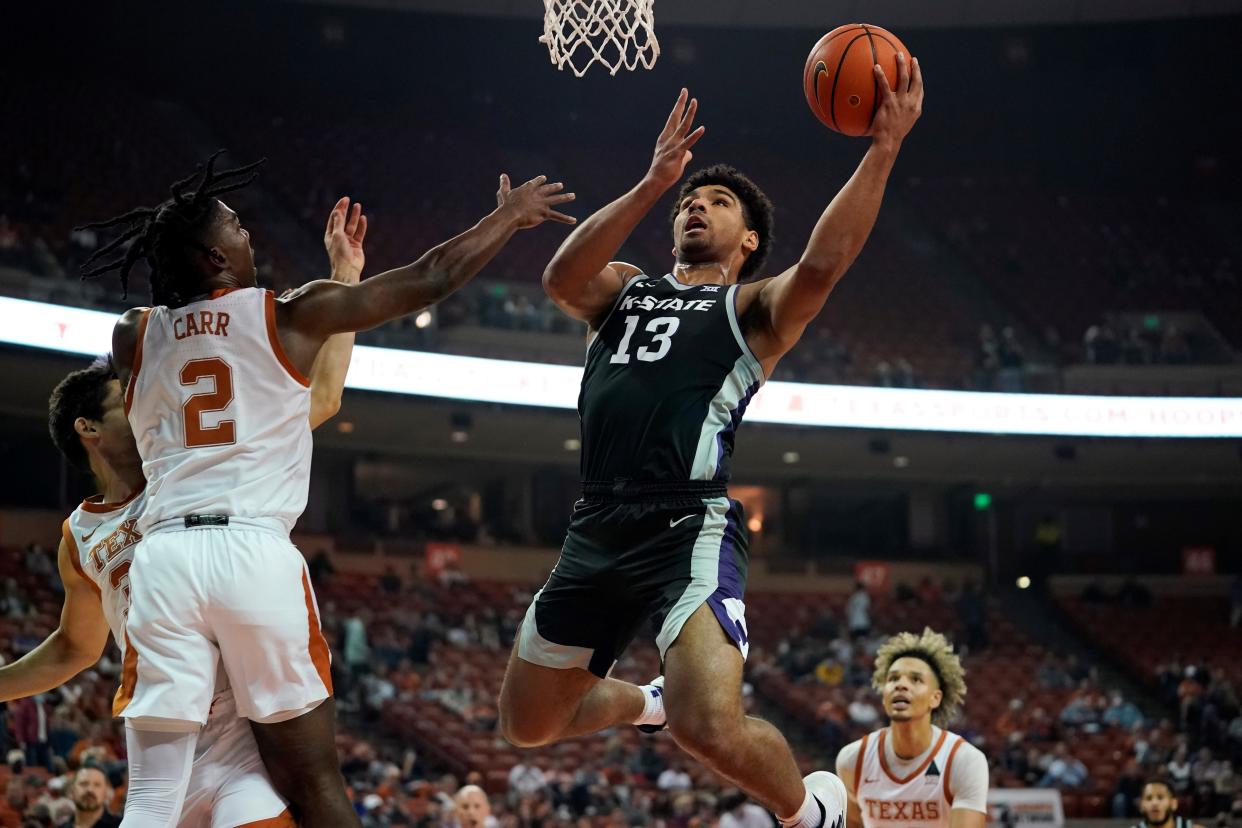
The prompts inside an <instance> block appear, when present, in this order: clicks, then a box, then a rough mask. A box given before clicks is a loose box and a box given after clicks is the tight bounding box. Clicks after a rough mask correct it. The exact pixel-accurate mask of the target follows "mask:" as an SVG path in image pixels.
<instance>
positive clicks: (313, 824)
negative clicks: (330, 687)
mask: <svg viewBox="0 0 1242 828" xmlns="http://www.w3.org/2000/svg"><path fill="white" fill-rule="evenodd" d="M250 726H251V730H253V732H254V738H255V742H256V743H257V744H258V747H259V755H260V756H261V757H262V758H263V764H264V765H265V766H266V767H267V770H268V774H269V776H270V777H271V779H272V784H273V785H274V786H275V788H276V790H277V791H278V792H279V793H280V795H281V796H283V797H284V798H285V799H286V800H288V802H289V810H290V811H291V812H292V813H293V815H294V817H295V818H296V820H297V824H298V825H300V826H302V828H343V826H349V825H354V826H357V825H360V823H359V821H358V815H357V814H356V813H355V812H354V809H353V806H352V805H350V803H349V798H348V796H346V793H345V780H344V778H343V777H342V776H341V769H340V764H339V760H338V759H337V755H336V704H335V702H334V701H333V699H326V700H324V701H323V702H322V703H320V704H319V705H318V706H317V707H316V708H315V709H314V710H312V711H311V712H309V713H304V714H303V715H301V716H298V717H297V718H293V719H289V720H287V721H283V722H269V723H262V722H254V721H252V722H251V723H250Z"/></svg>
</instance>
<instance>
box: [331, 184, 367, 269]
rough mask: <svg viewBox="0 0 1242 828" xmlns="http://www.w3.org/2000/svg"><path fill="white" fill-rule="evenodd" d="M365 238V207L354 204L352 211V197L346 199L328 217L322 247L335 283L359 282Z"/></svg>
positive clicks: (364, 261)
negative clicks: (326, 255)
mask: <svg viewBox="0 0 1242 828" xmlns="http://www.w3.org/2000/svg"><path fill="white" fill-rule="evenodd" d="M366 235H367V217H366V216H364V215H363V214H362V204H361V203H355V204H354V206H353V209H350V206H349V196H345V197H344V198H342V199H341V200H340V201H338V202H337V203H336V206H335V207H333V208H332V212H331V213H329V214H328V226H327V228H326V229H325V230H324V232H323V246H324V248H325V249H326V250H327V251H328V263H329V264H330V265H331V266H332V278H333V279H334V280H336V281H338V282H351V283H356V282H357V281H358V279H359V277H360V276H361V275H362V267H363V265H365V264H366V254H365V253H363V250H362V240H363V239H365V238H366Z"/></svg>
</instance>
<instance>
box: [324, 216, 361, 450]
mask: <svg viewBox="0 0 1242 828" xmlns="http://www.w3.org/2000/svg"><path fill="white" fill-rule="evenodd" d="M366 235H367V217H366V216H365V215H364V214H363V212H362V204H361V203H360V202H356V203H355V204H354V205H353V207H352V208H351V207H350V206H349V197H348V196H346V197H345V198H342V199H341V200H340V201H338V202H337V203H336V206H335V207H333V208H332V212H331V213H329V214H328V227H327V229H326V230H324V234H323V245H324V248H325V249H327V251H328V262H329V264H330V265H331V267H332V281H334V282H340V283H342V284H346V285H356V284H358V280H359V279H360V278H361V277H362V268H363V266H364V265H365V264H366V255H365V253H364V252H363V250H362V240H363V239H365V238H366ZM353 353H354V332H353V331H347V332H345V333H339V334H333V335H332V336H330V337H328V341H327V342H325V343H324V344H323V347H322V348H320V349H319V355H318V356H316V357H315V364H314V367H312V368H311V372H310V384H311V389H310V393H311V408H310V427H311V430H314V429H316V428H318V427H319V426H320V425H322V424H323V423H324V422H326V421H327V420H330V419H332V418H333V417H335V416H336V413H337V412H338V411H340V410H341V395H342V394H343V393H344V390H345V376H346V375H347V374H348V373H349V360H350V358H351V357H352V356H353Z"/></svg>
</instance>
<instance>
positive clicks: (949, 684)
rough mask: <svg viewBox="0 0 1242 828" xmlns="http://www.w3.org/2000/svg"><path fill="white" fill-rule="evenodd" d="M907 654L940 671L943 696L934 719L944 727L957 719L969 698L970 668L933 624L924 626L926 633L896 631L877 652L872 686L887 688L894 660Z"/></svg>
mask: <svg viewBox="0 0 1242 828" xmlns="http://www.w3.org/2000/svg"><path fill="white" fill-rule="evenodd" d="M906 657H910V658H917V659H919V660H921V661H925V662H927V665H928V666H929V667H931V669H932V672H933V673H935V674H936V682H937V683H938V684H939V685H940V692H941V693H942V694H943V697H942V698H941V700H940V706H939V707H938V708H936V709H935V710H933V711H932V723H933V724H935V725H937V726H941V727H943V726H944V725H946V724H948V723H949V722H951V721H953V719H954V718H955V717H956V716H957V712H958V710H959V709H960V708H961V706H962V702H964V701H965V699H966V671H965V670H964V669H963V668H962V660H961V659H960V658H959V657H958V655H957V653H955V652H953V644H952V643H951V642H950V641H949V639H947V638H945V637H944V636H943V635H941V634H940V633H938V632H936V631H935V630H933V629H932V628H931V627H924V628H923V633H922V635H915V634H914V633H912V632H903V633H898V634H897V635H894V636H893V637H892V638H890V639H889V640H888V641H885V642H884V644H883V646H881V647H880V649H879V650H878V651H877V652H876V654H875V673H873V674H872V676H871V686H872V687H874V688H875V689H876V691H877V692H881V693H882V692H884V684H885V682H886V681H887V680H888V671H889V670H890V669H891V668H892V666H893V664H894V662H896V661H897V660H898V659H901V658H906Z"/></svg>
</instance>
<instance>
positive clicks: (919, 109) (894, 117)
mask: <svg viewBox="0 0 1242 828" xmlns="http://www.w3.org/2000/svg"><path fill="white" fill-rule="evenodd" d="M912 67H913V68H912ZM872 71H874V72H875V77H876V82H877V83H879V85H880V96H881V99H880V108H879V109H877V110H876V113H875V120H874V121H872V124H871V137H872V140H873V141H876V142H883V143H888V144H890V145H892V146H894V147H896V146H900V145H901V142H902V140H903V139H904V138H905V137H906V135H907V134H909V132H910V130H911V128H913V127H914V122H915V121H917V120H918V119H919V116H920V115H922V114H923V70H922V69H921V68H919V61H918V58H914V59H913V60H910V59H908V58H907V57H906V56H905V55H904V54H903V53H901V52H898V53H897V88H896V89H895V90H894V89H893V88H891V87H890V86H889V85H888V76H887V75H885V74H884V70H883V69H881V68H880V65H879V64H876V65H875V66H874V67H872Z"/></svg>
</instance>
